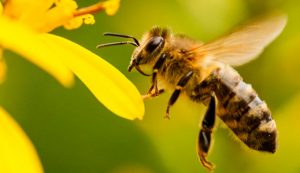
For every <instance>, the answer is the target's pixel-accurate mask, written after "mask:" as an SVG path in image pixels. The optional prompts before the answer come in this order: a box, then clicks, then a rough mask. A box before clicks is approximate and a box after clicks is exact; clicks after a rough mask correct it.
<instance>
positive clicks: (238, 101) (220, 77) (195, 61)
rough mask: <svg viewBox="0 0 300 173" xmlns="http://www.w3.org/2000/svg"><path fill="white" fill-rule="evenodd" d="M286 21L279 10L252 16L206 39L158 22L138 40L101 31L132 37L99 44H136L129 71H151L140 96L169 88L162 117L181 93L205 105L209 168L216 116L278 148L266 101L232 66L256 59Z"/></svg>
mask: <svg viewBox="0 0 300 173" xmlns="http://www.w3.org/2000/svg"><path fill="white" fill-rule="evenodd" d="M286 22H287V17H286V16H285V15H282V14H272V15H268V16H265V17H261V18H256V19H254V20H252V21H250V22H248V23H246V24H244V25H242V26H241V27H239V28H238V29H236V30H234V31H233V32H231V33H229V34H227V35H225V36H223V37H221V38H219V39H216V40H215V41H211V42H208V43H203V42H200V41H196V40H193V39H191V38H189V37H187V36H184V35H175V34H173V33H172V32H171V31H170V30H169V29H166V28H160V27H153V28H152V29H151V30H150V31H149V32H147V33H145V34H144V36H143V37H142V39H141V41H140V42H139V41H138V40H137V39H136V38H134V37H132V36H128V35H122V34H114V33H105V34H104V35H107V36H117V37H125V38H131V39H133V41H123V42H114V43H107V44H100V45H98V46H97V47H98V48H100V47H106V46H112V45H121V44H132V45H134V46H135V47H136V48H135V50H134V51H133V54H132V57H131V61H130V65H129V67H128V70H129V71H131V70H132V69H133V68H135V69H136V70H137V71H138V72H140V73H141V74H143V75H145V76H151V83H152V84H151V86H150V89H149V91H148V93H147V94H146V95H144V98H150V97H156V96H158V95H160V94H162V93H163V92H164V91H165V90H171V91H173V93H172V95H171V97H170V99H169V102H168V105H167V109H166V114H165V117H166V118H170V114H169V112H170V107H171V106H172V105H174V103H175V102H176V100H177V99H178V97H179V96H180V95H181V94H185V95H187V96H188V98H190V99H191V100H192V101H195V102H197V103H203V104H204V105H205V106H207V111H206V113H205V115H204V118H203V120H202V122H201V123H200V126H201V128H200V132H199V136H198V142H197V153H198V156H199V160H200V162H201V163H202V165H203V166H204V167H206V168H207V169H208V170H212V169H213V166H214V165H213V164H212V163H211V162H209V161H208V160H207V155H208V151H209V149H210V144H211V142H212V132H213V128H214V125H215V119H216V116H218V117H219V118H220V119H221V120H222V121H223V122H224V123H225V124H226V125H227V126H228V127H229V128H230V129H231V130H232V131H233V133H234V134H235V135H236V136H237V137H238V138H239V139H240V140H241V141H242V142H243V143H245V144H246V145H247V146H248V147H250V148H251V149H254V150H258V151H265V152H270V153H274V152H275V151H276V146H277V129H276V124H275V121H274V120H273V119H272V117H271V112H270V110H269V108H268V107H267V104H266V103H265V102H264V101H262V100H261V99H260V98H259V97H258V95H257V93H256V92H255V91H254V89H253V88H252V87H251V85H250V84H247V83H245V82H244V81H243V80H242V78H241V76H240V75H239V74H238V73H237V71H236V70H234V69H233V67H232V66H239V65H243V64H245V63H247V62H249V61H251V60H253V59H254V58H256V57H257V56H258V55H259V54H260V53H261V52H262V51H263V49H264V48H265V47H266V46H267V45H268V44H269V43H270V42H272V41H273V40H274V39H275V38H276V37H277V36H278V35H279V34H280V33H281V31H282V30H283V28H284V26H285V25H286ZM141 65H148V66H150V67H151V68H152V74H147V73H145V72H144V71H143V70H142V68H141V67H140V66H141Z"/></svg>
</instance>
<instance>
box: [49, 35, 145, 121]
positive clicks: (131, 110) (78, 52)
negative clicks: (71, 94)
mask: <svg viewBox="0 0 300 173" xmlns="http://www.w3.org/2000/svg"><path fill="white" fill-rule="evenodd" d="M44 38H45V41H46V40H47V42H48V43H52V44H51V45H50V44H49V46H52V47H53V49H54V48H64V49H68V50H70V51H69V55H68V56H64V60H65V63H66V65H67V66H68V67H69V68H70V69H71V70H72V71H73V72H74V73H75V74H76V75H77V76H78V77H79V79H80V80H81V81H82V82H83V83H84V84H85V85H86V86H87V87H88V88H89V90H90V91H91V92H92V93H93V94H94V95H95V96H96V98H97V99H98V100H99V101H100V102H101V103H103V104H104V105H105V106H106V107H107V108H108V109H109V110H110V111H112V112H113V113H115V114H117V115H119V116H121V117H123V118H127V119H130V120H133V119H135V118H139V119H142V117H143V114H144V103H143V101H142V98H141V96H140V94H139V92H138V90H137V89H136V87H135V86H134V85H133V84H132V83H131V82H130V81H129V80H128V79H127V78H126V77H125V76H124V75H123V74H122V73H120V72H119V71H118V70H117V69H116V68H114V67H113V66H112V65H110V64H109V63H108V62H106V61H105V60H103V59H101V58H100V57H98V56H97V55H95V54H94V53H92V52H90V51H88V50H87V49H85V48H83V47H81V46H79V45H78V44H76V43H73V42H71V41H69V40H67V39H64V38H62V37H58V36H55V35H51V34H44Z"/></svg>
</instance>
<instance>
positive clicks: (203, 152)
mask: <svg viewBox="0 0 300 173" xmlns="http://www.w3.org/2000/svg"><path fill="white" fill-rule="evenodd" d="M215 118H216V100H215V97H214V96H211V98H210V102H209V105H208V109H207V111H206V113H205V116H204V119H203V120H202V124H201V130H200V133H199V136H198V143H197V152H198V156H199V159H200V162H201V163H202V165H203V166H204V167H205V168H207V169H208V170H210V171H211V170H212V169H213V167H214V166H213V164H212V163H210V162H209V161H207V153H208V151H209V147H210V144H211V134H212V129H213V127H214V124H215Z"/></svg>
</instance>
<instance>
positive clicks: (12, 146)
mask: <svg viewBox="0 0 300 173" xmlns="http://www.w3.org/2000/svg"><path fill="white" fill-rule="evenodd" d="M0 172H3V173H4V172H5V173H20V172H22V173H42V172H43V168H42V165H41V162H40V160H39V158H38V155H37V153H36V151H35V149H34V147H33V145H32V143H31V142H30V140H29V139H28V137H27V136H26V134H25V133H24V132H23V130H22V129H21V128H20V126H19V125H18V124H17V123H16V122H15V121H14V120H13V119H12V118H11V117H10V116H9V115H8V113H7V112H6V111H5V110H4V109H3V108H1V107H0Z"/></svg>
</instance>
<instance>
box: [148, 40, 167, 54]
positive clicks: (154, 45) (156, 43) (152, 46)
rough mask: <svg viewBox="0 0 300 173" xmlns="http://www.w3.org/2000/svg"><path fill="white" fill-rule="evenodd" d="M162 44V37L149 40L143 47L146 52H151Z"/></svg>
mask: <svg viewBox="0 0 300 173" xmlns="http://www.w3.org/2000/svg"><path fill="white" fill-rule="evenodd" d="M163 42H164V39H163V38H162V37H153V38H151V39H150V40H149V42H148V44H147V45H146V47H145V50H146V51H147V52H153V51H154V50H155V49H156V48H157V47H158V46H160V45H161V44H162V43H163Z"/></svg>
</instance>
